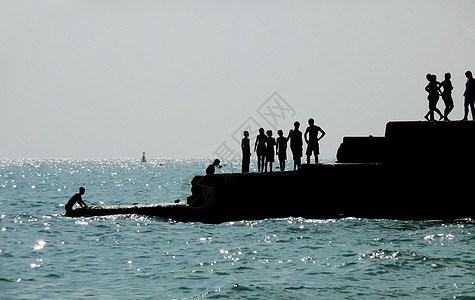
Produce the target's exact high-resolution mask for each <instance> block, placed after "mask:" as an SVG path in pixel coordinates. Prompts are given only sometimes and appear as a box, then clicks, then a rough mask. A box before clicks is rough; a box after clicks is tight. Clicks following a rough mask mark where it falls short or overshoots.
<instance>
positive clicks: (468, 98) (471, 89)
mask: <svg viewBox="0 0 475 300" xmlns="http://www.w3.org/2000/svg"><path fill="white" fill-rule="evenodd" d="M465 76H466V77H467V83H465V92H464V93H463V96H464V97H465V103H464V106H465V114H464V117H463V120H464V121H467V120H468V110H469V108H470V110H471V111H472V120H475V108H474V104H475V79H474V78H473V75H472V72H470V71H467V72H465Z"/></svg>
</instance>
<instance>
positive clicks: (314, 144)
mask: <svg viewBox="0 0 475 300" xmlns="http://www.w3.org/2000/svg"><path fill="white" fill-rule="evenodd" d="M318 133H321V135H320V136H318ZM325 134H326V133H325V131H323V129H321V128H320V127H319V126H317V125H315V120H314V119H312V118H310V119H308V127H307V130H305V135H304V137H305V142H306V143H307V151H306V154H307V164H310V157H311V156H312V152H313V154H314V155H315V163H316V164H318V155H319V154H320V147H319V145H318V141H320V140H321V139H322V138H323V137H324V136H325ZM307 135H308V138H307Z"/></svg>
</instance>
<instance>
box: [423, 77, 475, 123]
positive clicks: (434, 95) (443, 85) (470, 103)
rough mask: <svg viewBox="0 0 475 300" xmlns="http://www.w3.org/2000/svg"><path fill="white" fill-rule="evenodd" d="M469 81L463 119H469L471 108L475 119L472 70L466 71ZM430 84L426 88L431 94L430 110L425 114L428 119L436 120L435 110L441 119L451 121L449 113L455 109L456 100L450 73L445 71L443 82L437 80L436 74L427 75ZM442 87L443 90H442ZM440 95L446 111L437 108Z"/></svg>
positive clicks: (428, 97) (474, 80)
mask: <svg viewBox="0 0 475 300" xmlns="http://www.w3.org/2000/svg"><path fill="white" fill-rule="evenodd" d="M465 76H466V77H467V82H466V83H465V92H464V93H463V96H464V98H465V101H464V117H463V119H462V120H464V121H466V120H468V112H469V110H470V111H471V113H472V119H473V120H475V107H474V104H475V79H474V78H473V75H472V72H471V71H467V72H465ZM426 78H427V80H428V81H429V84H427V86H426V88H425V90H426V92H427V93H428V94H429V95H428V96H427V99H428V100H429V112H427V114H426V115H425V116H424V118H425V119H426V120H427V121H434V112H435V113H437V114H438V115H439V117H440V118H439V120H444V121H449V114H450V112H451V111H452V110H453V109H454V100H453V99H452V90H453V89H454V87H453V85H452V82H451V81H450V79H451V75H450V73H445V79H444V81H442V82H438V81H437V76H436V75H434V74H427V75H426ZM441 89H442V90H441ZM439 96H442V100H443V101H444V104H445V109H444V113H443V114H442V112H441V111H440V110H439V109H438V108H437V102H438V101H439Z"/></svg>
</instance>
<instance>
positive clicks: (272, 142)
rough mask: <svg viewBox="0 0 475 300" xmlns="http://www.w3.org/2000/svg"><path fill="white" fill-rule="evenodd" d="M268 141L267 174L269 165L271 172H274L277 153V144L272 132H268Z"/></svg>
mask: <svg viewBox="0 0 475 300" xmlns="http://www.w3.org/2000/svg"><path fill="white" fill-rule="evenodd" d="M266 133H267V139H266V166H265V171H266V172H267V165H268V164H269V171H270V172H272V163H273V162H274V161H275V151H274V147H275V145H276V144H277V143H276V142H275V139H274V138H273V137H272V130H267V132H266Z"/></svg>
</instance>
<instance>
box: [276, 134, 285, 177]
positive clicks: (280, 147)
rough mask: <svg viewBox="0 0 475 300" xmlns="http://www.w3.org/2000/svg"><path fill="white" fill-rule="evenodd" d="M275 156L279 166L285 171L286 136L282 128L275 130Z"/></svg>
mask: <svg viewBox="0 0 475 300" xmlns="http://www.w3.org/2000/svg"><path fill="white" fill-rule="evenodd" d="M277 134H278V135H279V137H278V138H277V148H276V152H277V156H278V157H279V166H280V170H281V171H285V160H286V159H287V138H286V137H285V136H284V132H283V131H282V130H279V131H277Z"/></svg>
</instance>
